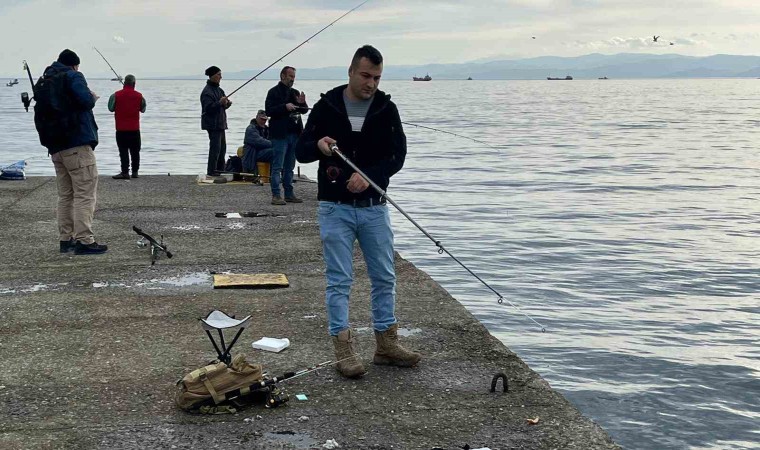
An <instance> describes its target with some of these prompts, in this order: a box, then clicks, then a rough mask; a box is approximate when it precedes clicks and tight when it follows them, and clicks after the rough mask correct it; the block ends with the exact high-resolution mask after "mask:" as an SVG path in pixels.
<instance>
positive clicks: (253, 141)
mask: <svg viewBox="0 0 760 450" xmlns="http://www.w3.org/2000/svg"><path fill="white" fill-rule="evenodd" d="M268 137H269V128H268V127H267V126H266V125H264V126H263V127H260V126H259V124H258V123H257V122H256V119H253V120H251V124H250V125H248V128H246V129H245V138H244V139H243V170H246V171H247V170H253V169H254V167H253V160H254V156H255V155H256V152H261V151H262V150H266V149H268V148H271V147H272V141H270V140H269V139H267V138H268Z"/></svg>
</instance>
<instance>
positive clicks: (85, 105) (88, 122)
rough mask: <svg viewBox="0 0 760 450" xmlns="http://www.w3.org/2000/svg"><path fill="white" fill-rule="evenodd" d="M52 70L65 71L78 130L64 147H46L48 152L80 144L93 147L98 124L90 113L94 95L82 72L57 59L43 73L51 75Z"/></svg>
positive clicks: (93, 105) (95, 145)
mask: <svg viewBox="0 0 760 450" xmlns="http://www.w3.org/2000/svg"><path fill="white" fill-rule="evenodd" d="M54 72H66V78H67V80H68V82H69V88H70V89H71V98H72V100H73V104H74V107H75V108H76V109H77V111H78V113H79V131H78V132H77V133H76V134H74V135H73V136H72V137H71V139H70V140H69V142H68V144H67V145H66V146H64V147H65V148H54V149H48V150H49V151H50V154H53V153H57V152H59V151H61V150H66V149H68V148H72V147H79V146H80V145H89V146H90V147H92V148H93V149H95V147H97V145H98V125H97V124H96V123H95V116H94V115H93V114H92V109H93V108H94V107H95V97H93V96H92V93H91V92H90V88H88V87H87V80H85V78H84V75H83V74H82V72H77V71H75V70H73V69H72V68H71V67H68V66H64V65H63V64H61V63H59V62H58V61H55V62H54V63H53V64H51V65H50V66H49V67H48V68H47V69H45V75H53V74H54Z"/></svg>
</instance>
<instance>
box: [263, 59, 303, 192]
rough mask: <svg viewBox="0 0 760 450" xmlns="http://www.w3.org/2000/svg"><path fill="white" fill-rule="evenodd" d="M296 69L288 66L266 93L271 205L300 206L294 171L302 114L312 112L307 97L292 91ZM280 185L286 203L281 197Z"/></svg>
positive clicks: (301, 128)
mask: <svg viewBox="0 0 760 450" xmlns="http://www.w3.org/2000/svg"><path fill="white" fill-rule="evenodd" d="M295 80H296V69H295V68H293V67H290V66H285V67H283V68H282V70H281V71H280V82H279V83H277V86H275V87H273V88H272V89H270V90H269V92H268V93H267V99H266V103H265V106H266V113H267V115H268V116H269V136H270V139H271V141H272V174H271V175H272V176H271V178H270V184H271V186H272V204H273V205H285V204H286V203H301V202H302V200H301V199H300V198H298V197H296V194H295V193H294V192H293V169H294V168H295V167H296V155H295V148H296V142H297V141H298V137H299V136H300V135H301V132H302V131H303V122H302V121H301V114H304V113H306V112H308V111H309V107H308V105H307V104H306V94H304V93H303V92H299V91H297V90H295V89H293V83H294V82H295ZM280 182H282V186H283V188H284V190H285V199H283V198H281V197H280Z"/></svg>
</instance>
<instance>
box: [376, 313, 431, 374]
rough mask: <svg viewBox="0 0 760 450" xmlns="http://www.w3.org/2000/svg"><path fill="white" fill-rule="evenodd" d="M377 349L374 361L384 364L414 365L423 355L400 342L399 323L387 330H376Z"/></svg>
mask: <svg viewBox="0 0 760 450" xmlns="http://www.w3.org/2000/svg"><path fill="white" fill-rule="evenodd" d="M375 341H376V342H377V349H376V350H375V357H374V359H373V361H372V362H374V363H375V364H378V365H383V366H399V367H412V366H414V365H416V364H417V363H418V362H420V359H422V355H420V354H419V353H417V352H412V351H409V350H407V349H405V348H404V347H402V346H401V345H399V343H398V324H397V323H395V324H393V325H391V327H390V328H388V329H387V330H385V331H383V332H380V331H375Z"/></svg>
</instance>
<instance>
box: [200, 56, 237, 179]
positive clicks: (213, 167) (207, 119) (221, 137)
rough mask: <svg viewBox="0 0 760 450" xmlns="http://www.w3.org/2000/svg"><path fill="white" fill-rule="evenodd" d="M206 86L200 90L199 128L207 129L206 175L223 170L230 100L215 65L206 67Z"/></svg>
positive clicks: (220, 71)
mask: <svg viewBox="0 0 760 450" xmlns="http://www.w3.org/2000/svg"><path fill="white" fill-rule="evenodd" d="M206 76H207V77H208V81H206V87H204V88H203V91H202V92H201V129H202V130H206V131H208V141H209V143H208V164H207V165H206V175H209V176H212V175H216V173H217V172H221V171H223V170H224V154H225V153H226V152H227V139H226V136H225V133H224V130H226V129H227V109H228V108H229V107H230V106H232V102H231V101H230V100H229V99H228V98H227V97H226V96H225V95H224V91H223V90H222V88H221V87H219V82H220V81H221V80H222V70H221V69H220V68H218V67H216V66H211V67H209V68H208V69H206Z"/></svg>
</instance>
